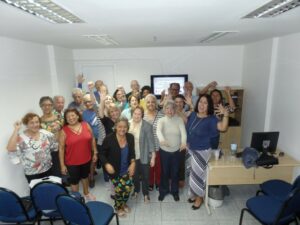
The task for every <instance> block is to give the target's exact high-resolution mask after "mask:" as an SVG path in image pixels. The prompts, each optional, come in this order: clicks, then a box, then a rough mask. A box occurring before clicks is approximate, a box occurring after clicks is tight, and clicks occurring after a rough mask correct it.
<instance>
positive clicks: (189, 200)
mask: <svg viewBox="0 0 300 225" xmlns="http://www.w3.org/2000/svg"><path fill="white" fill-rule="evenodd" d="M187 201H188V203H194V202H195V201H196V200H195V199H192V198H189V199H188V200H187Z"/></svg>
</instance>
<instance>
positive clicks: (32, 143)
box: [7, 113, 57, 183]
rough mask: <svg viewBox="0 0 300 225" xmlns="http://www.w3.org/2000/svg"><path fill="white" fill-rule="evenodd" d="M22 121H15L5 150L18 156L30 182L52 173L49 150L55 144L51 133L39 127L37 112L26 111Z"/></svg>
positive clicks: (54, 147)
mask: <svg viewBox="0 0 300 225" xmlns="http://www.w3.org/2000/svg"><path fill="white" fill-rule="evenodd" d="M22 123H23V125H25V126H26V129H25V130H24V131H21V127H22ZM22 123H21V122H20V121H17V122H15V124H14V131H13V133H12V135H11V137H10V139H9V141H8V144H7V151H8V152H9V153H10V154H14V155H15V156H16V157H19V159H20V161H21V163H22V165H23V167H24V173H25V177H26V179H27V181H28V183H30V181H31V180H33V179H40V178H43V177H47V176H50V175H52V172H51V167H52V159H51V151H54V150H55V149H56V148H57V144H56V140H55V137H54V135H53V134H52V133H50V132H48V131H46V130H43V129H41V119H40V117H39V116H38V115H37V114H35V113H27V114H26V115H25V116H24V117H23V119H22Z"/></svg>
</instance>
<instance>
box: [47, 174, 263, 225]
mask: <svg viewBox="0 0 300 225" xmlns="http://www.w3.org/2000/svg"><path fill="white" fill-rule="evenodd" d="M257 188H258V187H257V185H237V186H230V187H229V189H230V192H231V194H230V196H228V197H226V198H225V200H224V202H223V205H222V207H220V208H216V209H213V208H212V209H211V211H212V214H211V215H208V214H207V211H206V209H205V207H204V205H203V206H202V207H201V208H200V209H199V210H192V209H191V204H189V203H187V199H188V196H187V188H184V189H182V190H181V191H180V201H179V202H175V201H174V200H173V197H172V196H170V195H168V196H166V198H165V200H164V201H163V202H159V201H158V199H157V198H158V192H157V191H152V192H150V198H151V202H150V203H149V204H145V203H144V201H143V196H142V195H141V194H139V196H138V198H137V199H134V200H133V199H130V200H129V201H128V205H129V206H130V207H131V208H132V212H131V213H130V214H128V216H127V217H126V218H120V224H121V225H235V224H238V220H239V216H240V211H241V208H243V207H244V205H245V202H246V200H247V199H248V198H250V197H252V196H254V195H255V192H256V190H257ZM91 192H92V193H93V194H94V195H95V196H96V197H97V200H99V201H104V202H107V203H109V204H112V205H113V201H112V200H111V199H110V197H109V195H110V191H109V190H108V188H107V186H105V184H104V182H103V177H102V174H99V175H97V176H96V186H95V188H93V189H91ZM43 224H49V223H43ZM61 224H62V223H61V222H59V221H58V222H55V225H61ZM111 224H112V225H115V224H116V222H115V220H113V221H112V222H111ZM243 224H244V225H257V224H259V223H258V222H256V221H255V220H254V219H253V218H252V217H251V216H250V215H248V214H247V213H246V214H245V217H244V222H243Z"/></svg>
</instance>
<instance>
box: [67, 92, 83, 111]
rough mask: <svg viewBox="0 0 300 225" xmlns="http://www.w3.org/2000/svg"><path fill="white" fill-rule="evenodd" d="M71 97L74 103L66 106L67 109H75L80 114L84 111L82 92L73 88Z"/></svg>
mask: <svg viewBox="0 0 300 225" xmlns="http://www.w3.org/2000/svg"><path fill="white" fill-rule="evenodd" d="M72 97H73V99H74V101H73V102H71V103H70V104H69V105H68V109H71V108H73V109H76V110H77V111H78V112H79V113H80V114H81V113H82V112H83V110H85V107H84V104H83V92H82V90H81V89H80V88H74V89H73V91H72Z"/></svg>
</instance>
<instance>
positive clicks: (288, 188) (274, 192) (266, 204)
mask: <svg viewBox="0 0 300 225" xmlns="http://www.w3.org/2000/svg"><path fill="white" fill-rule="evenodd" d="M260 193H261V194H263V195H259V194H260ZM246 207H247V208H244V209H242V211H241V215H240V223H239V224H240V225H241V224H242V222H243V215H244V212H245V211H247V212H249V213H250V214H251V215H252V216H253V217H255V218H256V219H257V220H258V221H259V222H260V223H261V224H266V225H269V224H270V225H271V224H272V225H276V224H278V225H281V224H282V225H283V224H284V225H286V224H290V223H291V222H294V223H295V224H298V220H297V216H299V214H300V176H298V177H297V178H296V180H295V181H294V183H293V184H289V183H287V182H285V181H282V180H269V181H266V182H264V183H262V184H261V185H260V190H258V191H257V193H256V196H255V197H253V198H250V199H248V200H247V202H246Z"/></svg>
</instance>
